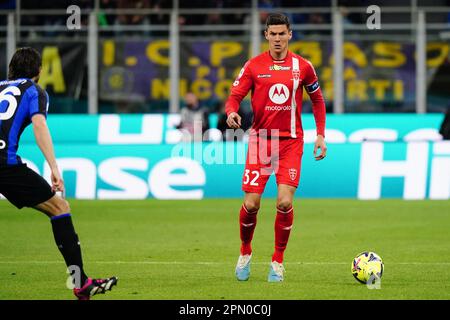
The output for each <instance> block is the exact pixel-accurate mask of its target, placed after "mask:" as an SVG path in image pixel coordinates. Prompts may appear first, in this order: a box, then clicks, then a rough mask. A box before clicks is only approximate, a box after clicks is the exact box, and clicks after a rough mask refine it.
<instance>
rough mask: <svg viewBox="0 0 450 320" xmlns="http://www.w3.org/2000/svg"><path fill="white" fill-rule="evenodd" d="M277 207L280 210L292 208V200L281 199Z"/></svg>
mask: <svg viewBox="0 0 450 320" xmlns="http://www.w3.org/2000/svg"><path fill="white" fill-rule="evenodd" d="M277 208H278V210H280V211H288V210H289V209H291V208H292V201H290V200H289V199H279V200H278V201H277Z"/></svg>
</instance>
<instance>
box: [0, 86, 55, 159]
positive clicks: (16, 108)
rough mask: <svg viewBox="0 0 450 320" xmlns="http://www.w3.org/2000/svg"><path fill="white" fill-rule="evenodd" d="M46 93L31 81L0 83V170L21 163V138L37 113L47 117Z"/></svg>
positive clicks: (47, 100)
mask: <svg viewBox="0 0 450 320" xmlns="http://www.w3.org/2000/svg"><path fill="white" fill-rule="evenodd" d="M48 102H49V99H48V94H47V92H46V91H45V90H43V89H42V88H41V87H39V86H38V85H37V84H36V83H34V82H33V81H32V80H30V79H17V80H11V81H8V80H7V81H2V82H0V167H7V166H14V165H17V164H20V163H22V160H21V159H20V157H19V156H18V155H17V149H18V147H19V140H20V136H21V134H22V132H23V130H25V128H26V127H27V126H28V125H29V124H30V123H31V118H32V117H33V116H34V115H35V114H37V113H39V114H43V115H44V116H45V117H47V111H48Z"/></svg>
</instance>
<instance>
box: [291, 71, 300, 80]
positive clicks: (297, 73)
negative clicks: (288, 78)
mask: <svg viewBox="0 0 450 320" xmlns="http://www.w3.org/2000/svg"><path fill="white" fill-rule="evenodd" d="M292 76H293V77H294V80H296V81H298V80H300V70H293V71H292Z"/></svg>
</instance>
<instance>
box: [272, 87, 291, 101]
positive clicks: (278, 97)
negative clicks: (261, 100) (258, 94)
mask: <svg viewBox="0 0 450 320" xmlns="http://www.w3.org/2000/svg"><path fill="white" fill-rule="evenodd" d="M289 96H290V92H289V88H288V87H287V86H286V85H284V84H282V83H276V84H274V85H273V86H271V87H270V89H269V98H270V100H271V101H272V102H273V103H276V104H282V103H285V102H286V101H287V100H288V99H289Z"/></svg>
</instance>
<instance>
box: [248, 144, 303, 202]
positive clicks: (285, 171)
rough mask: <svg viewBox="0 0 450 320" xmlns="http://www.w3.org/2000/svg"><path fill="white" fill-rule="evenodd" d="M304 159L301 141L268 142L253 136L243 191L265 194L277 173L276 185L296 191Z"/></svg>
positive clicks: (249, 148)
mask: <svg viewBox="0 0 450 320" xmlns="http://www.w3.org/2000/svg"><path fill="white" fill-rule="evenodd" d="M302 155H303V140H302V139H292V138H280V139H278V138H276V139H267V138H261V137H259V138H258V137H255V136H250V139H249V143H248V152H247V161H246V164H245V170H244V176H243V178H242V190H243V191H245V192H252V193H259V194H261V193H263V192H264V188H265V187H266V183H267V181H268V180H269V178H270V176H271V174H272V173H275V177H276V179H277V185H280V184H287V185H290V186H293V187H297V186H298V183H299V180H300V169H301V163H302Z"/></svg>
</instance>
